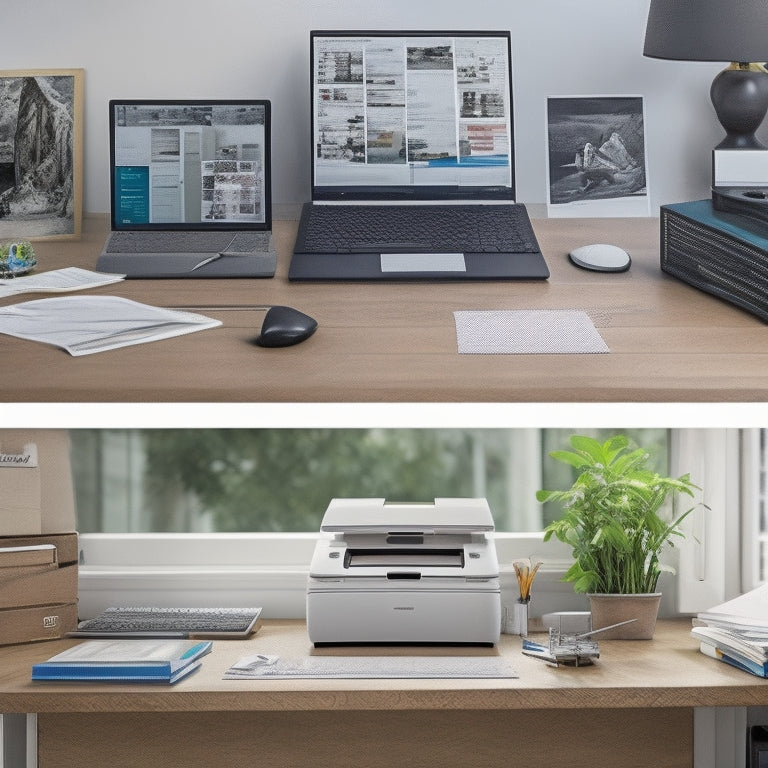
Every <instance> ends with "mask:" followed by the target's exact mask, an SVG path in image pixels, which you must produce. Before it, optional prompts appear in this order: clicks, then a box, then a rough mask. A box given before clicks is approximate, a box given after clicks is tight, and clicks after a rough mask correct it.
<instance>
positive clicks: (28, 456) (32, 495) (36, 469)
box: [0, 429, 76, 536]
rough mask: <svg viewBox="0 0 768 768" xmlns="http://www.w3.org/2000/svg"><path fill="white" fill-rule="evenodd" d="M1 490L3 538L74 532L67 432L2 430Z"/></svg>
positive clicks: (1, 528)
mask: <svg viewBox="0 0 768 768" xmlns="http://www.w3.org/2000/svg"><path fill="white" fill-rule="evenodd" d="M0 489H2V493H0V536H35V535H40V534H48V533H70V532H73V531H74V530H75V529H76V524H75V495H74V489H73V485H72V470H71V465H70V460H69V436H68V434H67V431H66V430H58V429H0Z"/></svg>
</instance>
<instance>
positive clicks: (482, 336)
mask: <svg viewBox="0 0 768 768" xmlns="http://www.w3.org/2000/svg"><path fill="white" fill-rule="evenodd" d="M453 315H454V319H455V322H456V340H457V344H458V351H459V354H460V355H531V354H548V355H558V354H605V353H607V352H609V351H610V350H609V349H608V345H607V344H606V343H605V340H604V339H603V337H602V336H601V335H600V333H599V332H598V331H597V328H595V325H594V323H593V322H592V320H591V319H590V317H589V315H588V314H587V313H586V312H583V311H581V310H575V309H513V310H461V311H457V312H454V313H453Z"/></svg>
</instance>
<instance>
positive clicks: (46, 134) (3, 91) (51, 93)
mask: <svg viewBox="0 0 768 768" xmlns="http://www.w3.org/2000/svg"><path fill="white" fill-rule="evenodd" d="M82 158H83V70H82V69H40V70H15V71H5V70H0V243H3V242H7V241H9V240H40V239H79V237H80V232H81V222H82V188H83V184H82V179H83V159H82Z"/></svg>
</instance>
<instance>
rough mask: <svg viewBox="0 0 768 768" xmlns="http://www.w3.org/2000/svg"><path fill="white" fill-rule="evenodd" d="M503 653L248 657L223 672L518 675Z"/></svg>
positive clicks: (232, 676) (235, 676) (252, 675)
mask: <svg viewBox="0 0 768 768" xmlns="http://www.w3.org/2000/svg"><path fill="white" fill-rule="evenodd" d="M515 677H518V674H517V672H515V670H514V669H513V668H512V666H511V665H510V663H509V661H508V660H507V659H505V658H503V657H502V656H305V657H303V658H294V659H288V658H286V659H283V658H280V657H279V656H267V655H262V654H256V655H254V656H245V657H243V658H242V659H240V660H239V661H238V662H237V663H236V664H234V665H233V666H232V667H230V668H229V669H228V670H227V671H226V672H225V673H224V679H225V680H248V679H250V680H253V679H262V678H271V679H273V680H280V679H287V678H310V679H312V678H337V679H353V678H357V679H374V678H409V679H410V678H412V679H426V678H464V679H472V678H485V679H496V678H515Z"/></svg>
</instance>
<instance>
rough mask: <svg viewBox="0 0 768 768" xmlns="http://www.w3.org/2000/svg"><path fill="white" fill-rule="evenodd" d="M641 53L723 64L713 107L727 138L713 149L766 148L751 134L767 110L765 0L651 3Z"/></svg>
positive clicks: (714, 88)
mask: <svg viewBox="0 0 768 768" xmlns="http://www.w3.org/2000/svg"><path fill="white" fill-rule="evenodd" d="M643 54H644V55H645V56H649V57H652V58H657V59H675V60H678V61H723V62H732V63H731V65H730V66H729V67H728V68H727V69H725V70H723V71H722V72H721V73H720V74H719V75H717V77H715V79H714V81H713V83H712V87H711V89H710V96H711V98H712V104H713V105H714V107H715V112H716V113H717V117H718V119H719V120H720V123H721V124H722V126H723V128H725V132H726V136H725V138H724V139H723V141H722V142H720V144H718V145H717V147H716V148H717V149H765V147H764V146H763V145H762V144H761V143H760V142H759V141H758V140H757V139H756V138H755V131H756V130H757V128H758V127H759V126H760V123H761V122H762V121H763V118H764V117H765V113H766V111H767V110H768V70H766V69H765V67H764V66H763V62H765V61H766V60H767V59H768V0H651V5H650V9H649V11H648V24H647V26H646V31H645V47H644V49H643Z"/></svg>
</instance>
